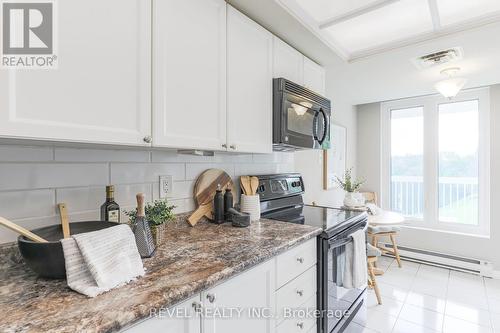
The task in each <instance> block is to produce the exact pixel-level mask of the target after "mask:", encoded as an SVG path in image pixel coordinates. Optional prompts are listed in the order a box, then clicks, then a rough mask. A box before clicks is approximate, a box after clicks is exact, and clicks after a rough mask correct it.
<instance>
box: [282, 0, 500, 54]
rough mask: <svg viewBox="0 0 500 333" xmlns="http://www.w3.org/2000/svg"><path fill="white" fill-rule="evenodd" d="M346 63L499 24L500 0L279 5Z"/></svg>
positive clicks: (318, 0) (326, 0)
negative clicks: (479, 27)
mask: <svg viewBox="0 0 500 333" xmlns="http://www.w3.org/2000/svg"><path fill="white" fill-rule="evenodd" d="M275 1H276V2H278V3H279V4H280V5H281V6H283V7H284V8H285V9H286V10H287V11H288V12H289V13H291V14H292V15H293V16H294V17H295V18H296V19H298V20H299V21H300V22H301V23H302V24H303V25H304V26H306V27H307V28H308V29H309V30H310V31H311V32H313V33H314V34H315V35H316V36H317V37H318V38H320V39H321V40H323V42H325V43H326V44H327V45H328V46H329V47H330V48H332V50H334V51H335V52H336V53H337V54H338V55H339V56H340V57H341V58H343V59H344V60H355V59H360V58H364V57H366V56H370V55H373V54H378V53H381V52H385V51H388V50H391V49H395V48H398V47H403V46H408V45H412V44H415V43H418V42H422V41H426V40H430V39H433V38H437V37H440V36H443V35H446V34H450V33H455V32H458V31H464V30H468V29H472V28H476V27H478V26H482V25H484V24H487V23H491V22H496V21H500V0H350V1H348V0H275Z"/></svg>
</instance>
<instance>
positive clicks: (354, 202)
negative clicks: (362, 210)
mask: <svg viewBox="0 0 500 333" xmlns="http://www.w3.org/2000/svg"><path fill="white" fill-rule="evenodd" d="M336 182H337V184H338V185H339V187H340V188H342V189H343V190H344V191H345V197H344V206H346V207H359V206H363V205H364V200H363V196H362V195H361V194H360V193H358V191H359V189H360V188H361V186H362V185H363V184H364V182H365V181H364V180H358V179H354V180H353V179H352V168H349V169H347V170H346V171H345V173H344V178H343V179H340V178H339V177H336Z"/></svg>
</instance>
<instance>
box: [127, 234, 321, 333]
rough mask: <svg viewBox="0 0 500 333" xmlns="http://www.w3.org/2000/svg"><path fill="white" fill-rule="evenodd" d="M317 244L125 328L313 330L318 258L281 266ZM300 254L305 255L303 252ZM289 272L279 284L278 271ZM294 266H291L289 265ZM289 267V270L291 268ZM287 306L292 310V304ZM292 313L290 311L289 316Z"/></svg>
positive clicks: (248, 332)
mask: <svg viewBox="0 0 500 333" xmlns="http://www.w3.org/2000/svg"><path fill="white" fill-rule="evenodd" d="M315 248H316V239H311V240H309V241H307V242H305V243H303V244H300V245H298V246H296V247H294V248H293V249H291V250H289V251H287V252H285V253H284V254H281V255H279V256H278V257H276V258H273V259H271V260H268V261H266V262H264V263H262V264H259V265H257V266H256V267H254V268H251V269H250V270H248V271H246V272H243V273H241V274H238V275H237V276H235V277H233V278H231V279H229V280H228V281H225V282H223V283H221V284H219V285H216V286H215V287H212V288H210V289H208V290H206V291H203V292H202V293H201V294H197V295H195V296H193V297H191V298H190V299H188V300H186V301H184V302H182V303H180V304H178V305H177V306H174V307H173V308H170V309H161V310H158V311H157V312H156V313H157V314H160V316H157V317H153V318H152V319H148V320H145V321H143V322H141V323H139V324H136V325H134V326H132V327H130V328H128V329H126V330H124V332H126V333H155V332H159V333H235V332H238V333H292V332H304V333H306V332H314V331H313V329H314V327H315V324H316V319H315V318H314V317H310V316H303V315H304V311H303V310H306V309H307V310H308V313H311V312H313V311H314V310H315V309H316V292H317V290H316V261H315V260H316V259H315V258H314V259H311V258H308V261H307V263H308V264H310V265H308V266H306V265H304V266H302V268H301V269H297V267H293V268H292V269H291V270H289V268H287V267H286V266H279V265H278V264H277V263H278V262H279V261H281V262H283V260H284V259H287V258H289V257H290V256H292V257H296V256H297V255H304V254H307V253H309V252H310V251H311V250H312V249H315ZM299 258H301V257H299ZM279 270H282V272H281V273H282V274H284V275H286V276H288V277H290V280H288V282H286V283H285V284H283V285H279V282H278V281H279V280H278V279H277V274H278V273H279ZM288 270H289V271H288ZM287 271H288V272H287ZM287 309H288V310H287ZM285 311H287V312H286V314H287V317H285V316H284V314H285Z"/></svg>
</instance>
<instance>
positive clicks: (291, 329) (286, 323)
mask: <svg viewBox="0 0 500 333" xmlns="http://www.w3.org/2000/svg"><path fill="white" fill-rule="evenodd" d="M294 307H295V308H299V309H308V310H309V311H307V314H308V315H305V316H304V315H297V316H293V317H290V318H286V319H285V320H283V322H282V323H281V324H279V325H278V327H276V333H304V332H309V331H311V328H312V327H314V326H315V325H316V320H317V319H316V317H315V316H314V312H315V310H316V296H314V297H311V298H310V299H309V300H308V301H307V302H306V303H304V304H303V305H301V306H294ZM301 313H303V311H302V312H301Z"/></svg>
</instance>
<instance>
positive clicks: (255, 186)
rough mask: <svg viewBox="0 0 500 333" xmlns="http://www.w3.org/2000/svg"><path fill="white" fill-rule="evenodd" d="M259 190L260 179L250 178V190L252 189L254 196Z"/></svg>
mask: <svg viewBox="0 0 500 333" xmlns="http://www.w3.org/2000/svg"><path fill="white" fill-rule="evenodd" d="M258 188H259V178H257V177H250V189H251V192H252V195H255V194H257V189H258Z"/></svg>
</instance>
